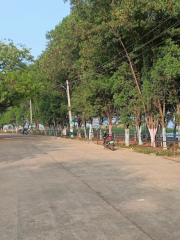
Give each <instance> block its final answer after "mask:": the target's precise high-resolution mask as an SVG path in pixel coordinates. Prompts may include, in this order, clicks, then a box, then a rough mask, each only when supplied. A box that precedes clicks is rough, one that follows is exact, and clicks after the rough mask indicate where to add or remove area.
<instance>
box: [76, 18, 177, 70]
mask: <svg viewBox="0 0 180 240" xmlns="http://www.w3.org/2000/svg"><path fill="white" fill-rule="evenodd" d="M171 18H172V16H170V17H169V18H168V19H166V20H165V21H163V22H161V23H160V24H159V25H158V26H156V27H155V28H153V29H152V30H151V31H149V32H148V33H146V34H145V35H144V36H142V37H141V38H139V39H138V40H137V41H135V42H134V43H132V44H131V45H130V46H128V47H127V49H129V48H130V47H132V46H133V45H135V44H136V43H137V42H138V41H140V40H141V39H143V38H144V37H145V36H147V35H148V34H149V33H151V32H152V31H154V30H155V29H157V28H158V27H159V26H161V25H162V24H163V23H165V22H167V21H168V20H169V19H171ZM165 31H166V30H165ZM161 34H162V33H161ZM136 51H137V50H136ZM123 52H124V50H123V51H121V52H120V53H123ZM120 53H118V54H117V55H115V56H114V57H112V58H111V59H113V58H115V57H117V56H118V55H119V54H120ZM111 59H110V60H108V61H106V62H105V63H103V64H101V65H99V66H98V67H97V68H96V69H98V68H102V69H103V66H105V65H106V64H107V63H109V62H110V61H111ZM75 61H76V60H75ZM75 61H73V62H72V64H74V63H75Z"/></svg>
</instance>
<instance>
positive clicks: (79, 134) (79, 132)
mask: <svg viewBox="0 0 180 240" xmlns="http://www.w3.org/2000/svg"><path fill="white" fill-rule="evenodd" d="M78 138H81V120H80V119H78Z"/></svg>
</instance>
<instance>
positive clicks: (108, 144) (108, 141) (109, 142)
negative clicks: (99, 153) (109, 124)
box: [103, 134, 115, 151]
mask: <svg viewBox="0 0 180 240" xmlns="http://www.w3.org/2000/svg"><path fill="white" fill-rule="evenodd" d="M103 145H104V148H109V149H111V150H112V151H114V147H115V144H114V141H113V138H112V136H110V135H109V134H107V136H104V142H103Z"/></svg>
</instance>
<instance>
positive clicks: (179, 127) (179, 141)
mask: <svg viewBox="0 0 180 240" xmlns="http://www.w3.org/2000/svg"><path fill="white" fill-rule="evenodd" d="M178 147H179V148H180V125H178Z"/></svg>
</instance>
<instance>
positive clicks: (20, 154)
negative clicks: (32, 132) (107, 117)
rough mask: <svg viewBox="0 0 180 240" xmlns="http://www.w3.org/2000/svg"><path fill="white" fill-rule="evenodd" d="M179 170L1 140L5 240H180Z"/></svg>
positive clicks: (74, 147)
mask: <svg viewBox="0 0 180 240" xmlns="http://www.w3.org/2000/svg"><path fill="white" fill-rule="evenodd" d="M179 178H180V162H179V161H178V160H176V161H173V160H168V159H164V158H160V157H152V156H146V155H143V154H138V153H134V152H132V151H127V150H117V151H114V152H111V151H110V150H106V149H105V150H104V149H103V148H102V147H101V146H97V145H95V144H92V143H90V144H88V143H87V142H81V141H76V140H66V139H55V138H50V137H34V136H31V137H30V136H19V137H13V138H9V137H8V136H6V137H4V138H0V240H22V239H23V240H150V239H151V240H152V239H153V240H178V239H180V204H179V202H180V181H179Z"/></svg>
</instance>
